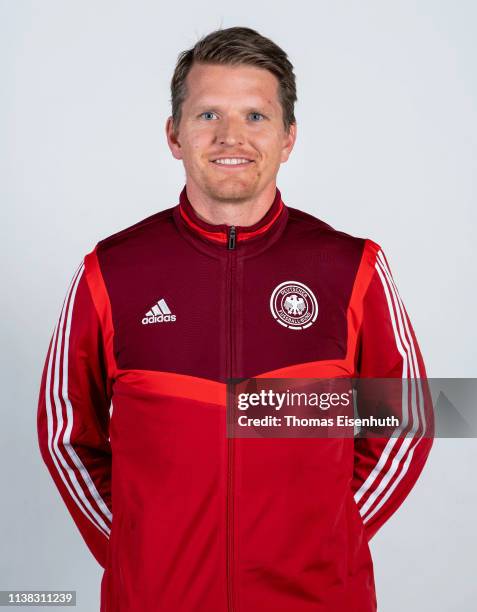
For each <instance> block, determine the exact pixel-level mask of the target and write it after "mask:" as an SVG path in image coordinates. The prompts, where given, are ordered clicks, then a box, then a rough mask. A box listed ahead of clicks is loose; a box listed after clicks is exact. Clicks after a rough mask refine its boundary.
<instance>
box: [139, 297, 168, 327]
mask: <svg viewBox="0 0 477 612" xmlns="http://www.w3.org/2000/svg"><path fill="white" fill-rule="evenodd" d="M175 320H176V315H174V314H172V313H171V311H170V309H169V306H168V305H167V304H166V300H165V299H164V298H161V299H160V300H158V301H157V302H156V304H154V306H153V307H152V308H151V310H148V311H147V312H146V315H145V317H144V318H143V320H142V324H143V325H148V324H149V323H168V322H169V321H175Z"/></svg>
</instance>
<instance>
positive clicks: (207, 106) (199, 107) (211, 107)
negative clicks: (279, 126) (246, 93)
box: [192, 102, 273, 115]
mask: <svg viewBox="0 0 477 612" xmlns="http://www.w3.org/2000/svg"><path fill="white" fill-rule="evenodd" d="M267 106H269V109H267V108H264V107H263V106H261V105H260V104H257V105H255V106H246V107H244V108H243V109H241V110H243V111H245V112H247V113H257V112H259V113H263V114H264V115H267V114H270V113H273V107H272V105H267ZM199 110H203V111H205V110H208V111H213V112H217V113H219V112H220V111H221V110H222V109H221V107H220V105H217V104H207V102H204V103H199V104H196V105H195V106H193V107H192V112H197V111H199Z"/></svg>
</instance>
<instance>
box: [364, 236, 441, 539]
mask: <svg viewBox="0 0 477 612" xmlns="http://www.w3.org/2000/svg"><path fill="white" fill-rule="evenodd" d="M367 247H369V248H370V249H371V257H370V266H371V270H370V278H371V280H370V282H369V285H368V288H367V290H366V294H365V297H364V300H363V318H362V325H361V330H360V334H359V358H358V364H357V371H358V376H359V380H361V378H389V379H391V378H393V379H397V378H399V379H401V380H400V381H397V380H396V381H390V383H391V385H388V386H386V384H385V383H384V382H383V381H380V382H379V383H378V384H379V392H378V394H379V407H378V408H379V411H380V413H379V414H380V415H381V414H383V412H382V411H383V406H384V413H386V414H388V415H390V414H393V415H395V416H396V417H397V418H398V421H399V426H398V428H396V429H395V430H394V434H393V435H390V436H387V437H386V438H378V437H373V436H372V435H371V436H368V437H360V438H355V447H354V449H355V450H354V473H353V480H352V489H353V494H354V499H355V502H356V504H357V506H358V509H359V512H360V514H361V517H362V520H363V523H364V526H365V530H366V536H367V538H368V541H369V540H370V539H371V538H372V537H373V536H374V535H375V533H376V532H377V531H378V529H379V528H380V527H381V526H382V525H383V524H384V523H385V521H387V520H388V519H389V518H390V517H391V515H392V514H393V513H394V512H395V511H396V510H397V509H398V508H399V506H400V505H401V504H402V502H403V501H404V500H405V498H406V497H407V495H408V494H409V493H410V491H411V489H412V487H413V486H414V484H415V483H416V481H417V479H418V477H419V475H420V473H421V471H422V469H423V467H424V464H425V463H426V460H427V457H428V455H429V451H430V449H431V446H432V442H433V435H434V419H433V408H432V397H431V394H430V391H429V387H428V383H427V376H426V370H425V366H424V361H423V358H422V354H421V351H420V349H419V346H418V343H417V339H416V335H415V333H414V330H413V328H412V325H411V321H410V320H409V316H408V314H407V311H406V308H405V307H404V304H403V301H402V299H401V297H400V294H399V292H398V289H397V287H396V283H395V281H394V279H393V276H392V274H391V271H390V268H389V264H388V261H387V259H386V257H385V255H384V253H383V251H382V249H381V248H380V246H379V245H377V244H376V243H374V242H373V241H370V240H368V241H367ZM359 380H358V382H359ZM394 383H397V384H394ZM372 384H376V383H372ZM365 385H366V383H364V385H363V386H365ZM374 389H376V387H374ZM396 390H397V391H398V392H397V393H396ZM371 405H372V402H366V401H361V402H360V393H359V391H358V396H357V409H358V413H359V416H366V413H367V409H368V407H369V406H371ZM374 408H376V405H374ZM362 412H364V415H363V414H362ZM373 413H374V414H375V415H376V412H373Z"/></svg>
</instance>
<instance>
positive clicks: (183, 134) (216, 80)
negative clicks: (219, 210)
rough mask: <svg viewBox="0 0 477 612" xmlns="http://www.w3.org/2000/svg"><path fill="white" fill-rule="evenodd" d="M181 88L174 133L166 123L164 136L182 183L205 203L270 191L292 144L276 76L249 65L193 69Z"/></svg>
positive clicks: (293, 133)
mask: <svg viewBox="0 0 477 612" xmlns="http://www.w3.org/2000/svg"><path fill="white" fill-rule="evenodd" d="M186 86H187V96H186V99H185V100H184V103H183V105H182V115H181V120H180V124H179V127H178V132H177V133H176V134H174V132H173V128H172V118H171V117H169V118H168V120H167V124H166V132H167V138H168V143H169V147H170V149H171V151H172V154H173V155H174V157H175V158H176V159H182V160H183V163H184V168H185V171H186V179H187V182H188V183H189V182H193V183H194V186H195V187H196V188H197V189H198V190H199V191H200V192H202V193H203V194H204V195H206V196H207V197H208V198H212V199H214V200H216V201H229V202H230V201H237V202H241V201H246V200H249V199H251V198H253V197H255V196H256V195H258V194H260V193H261V192H262V191H263V190H264V189H265V188H266V187H267V186H270V185H275V179H276V175H277V172H278V170H279V167H280V164H281V163H282V162H284V161H286V160H287V159H288V156H289V155H290V152H291V150H292V148H293V145H294V142H295V138H296V125H292V126H291V127H290V130H289V131H288V132H286V131H285V128H284V125H283V111H282V106H281V104H280V101H279V98H278V80H277V78H276V77H275V75H274V74H272V73H271V72H270V71H268V70H265V69H262V68H256V67H255V66H248V65H238V66H222V65H213V64H194V65H193V66H192V68H191V70H190V71H189V74H188V75H187V81H186ZM221 159H222V160H229V161H230V160H232V161H234V160H240V159H241V160H246V161H245V162H244V161H242V162H241V163H238V164H237V163H234V164H233V165H232V164H230V163H229V164H226V163H224V162H223V161H222V162H220V161H217V160H221Z"/></svg>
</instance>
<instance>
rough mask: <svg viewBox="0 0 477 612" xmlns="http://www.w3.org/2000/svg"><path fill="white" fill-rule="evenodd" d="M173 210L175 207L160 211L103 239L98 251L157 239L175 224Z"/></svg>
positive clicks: (97, 246)
mask: <svg viewBox="0 0 477 612" xmlns="http://www.w3.org/2000/svg"><path fill="white" fill-rule="evenodd" d="M173 210H174V206H171V207H169V208H166V209H164V210H160V211H159V212H156V213H154V214H152V215H149V216H148V217H145V218H144V219H141V220H140V221H137V222H136V223H134V224H133V225H129V226H128V227H125V228H124V229H121V230H119V231H118V232H115V233H114V234H111V235H110V236H106V237H105V238H102V239H101V240H99V241H98V243H97V245H96V249H97V250H98V251H106V250H109V249H112V248H114V249H116V248H120V247H121V246H123V245H129V244H132V243H136V242H138V241H148V239H154V237H156V238H157V235H158V232H161V230H162V229H163V228H166V227H168V226H170V225H171V224H172V223H173Z"/></svg>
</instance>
